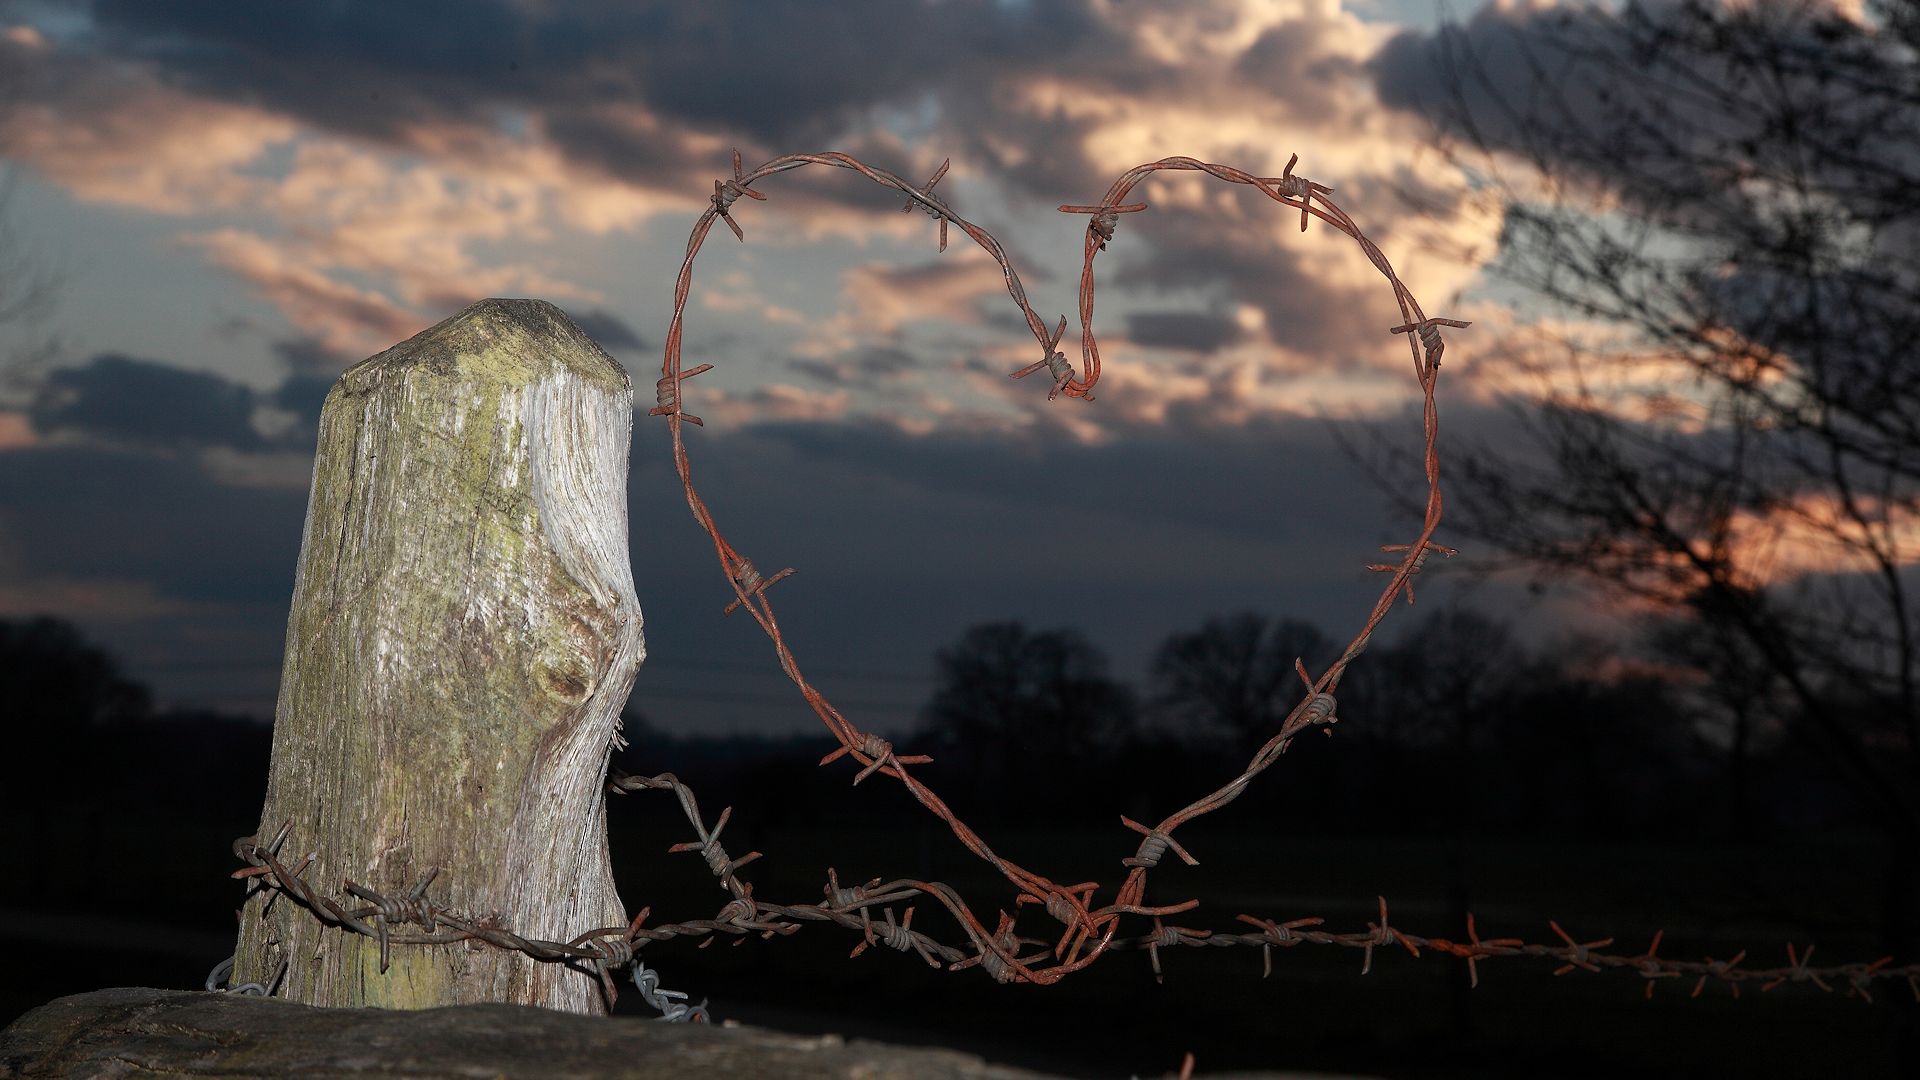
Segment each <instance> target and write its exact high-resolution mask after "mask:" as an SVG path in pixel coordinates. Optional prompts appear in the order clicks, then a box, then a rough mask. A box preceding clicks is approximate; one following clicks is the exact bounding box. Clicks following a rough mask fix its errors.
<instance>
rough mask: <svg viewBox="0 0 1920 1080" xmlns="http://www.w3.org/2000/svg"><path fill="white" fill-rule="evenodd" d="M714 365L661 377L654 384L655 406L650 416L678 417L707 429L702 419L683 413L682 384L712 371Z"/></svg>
mask: <svg viewBox="0 0 1920 1080" xmlns="http://www.w3.org/2000/svg"><path fill="white" fill-rule="evenodd" d="M712 370H713V365H712V364H701V365H700V366H699V367H697V368H694V369H692V370H690V371H681V372H677V373H676V372H668V373H667V374H665V375H662V376H660V379H659V381H657V382H655V383H654V384H653V400H654V406H653V408H651V409H648V410H647V415H648V416H677V417H679V418H680V419H682V420H685V421H686V422H687V423H689V424H692V425H693V426H694V427H705V426H706V425H705V424H703V423H701V421H700V418H699V417H697V416H694V415H693V414H691V413H686V412H682V411H681V404H680V384H681V383H683V382H685V381H687V380H688V379H691V378H693V377H694V376H695V375H698V374H700V373H701V372H703V371H712Z"/></svg>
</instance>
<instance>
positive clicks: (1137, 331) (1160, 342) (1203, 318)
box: [1127, 311, 1246, 353]
mask: <svg viewBox="0 0 1920 1080" xmlns="http://www.w3.org/2000/svg"><path fill="white" fill-rule="evenodd" d="M1127 336H1128V337H1129V338H1132V339H1133V342H1134V344H1136V345H1145V346H1149V347H1153V346H1165V347H1168V348H1175V349H1192V350H1194V351H1195V352H1203V353H1210V352H1214V351H1216V350H1218V349H1219V348H1221V347H1222V346H1225V345H1231V344H1233V343H1234V342H1236V341H1239V340H1240V339H1241V338H1242V337H1244V336H1246V327H1245V326H1243V325H1242V324H1241V323H1240V321H1239V320H1237V319H1235V318H1233V317H1232V316H1228V315H1219V314H1214V313H1210V312H1201V311H1147V312H1140V313H1138V314H1134V313H1129V314H1128V315H1127Z"/></svg>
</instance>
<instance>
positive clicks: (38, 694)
mask: <svg viewBox="0 0 1920 1080" xmlns="http://www.w3.org/2000/svg"><path fill="white" fill-rule="evenodd" d="M151 708H152V701H151V698H150V696H149V695H148V693H147V689H146V687H144V686H141V685H139V684H138V683H135V682H133V681H131V680H129V679H127V678H126V677H125V676H123V675H122V674H121V673H120V666H119V664H118V663H116V662H115V661H114V659H113V658H112V657H111V656H109V655H108V654H107V653H106V652H105V651H104V650H102V649H100V648H99V647H98V646H95V645H93V644H91V643H89V642H88V641H87V640H86V638H84V637H82V636H81V634H80V631H79V630H77V629H75V628H74V627H73V626H72V625H71V624H70V623H66V622H63V621H61V620H59V619H55V618H51V617H49V616H44V615H43V616H38V617H35V618H31V619H26V620H9V619H0V716H5V717H6V718H7V738H8V740H9V742H10V744H11V752H10V753H9V754H8V756H9V757H10V758H12V759H13V760H14V761H15V762H17V763H19V764H21V765H23V766H26V767H24V768H21V769H19V770H17V771H16V772H15V776H14V778H13V782H12V783H9V784H7V785H5V787H6V789H7V795H6V796H0V798H3V797H7V796H12V797H14V798H18V797H21V796H23V795H26V794H28V793H29V792H30V791H33V790H37V788H38V783H39V781H38V778H40V777H52V779H54V780H58V781H59V782H62V783H71V777H70V775H68V774H67V773H66V772H65V771H64V770H58V769H55V770H49V769H48V768H47V767H46V766H47V765H48V764H49V763H50V762H55V761H70V760H72V759H73V758H74V757H75V751H76V750H77V749H78V748H80V747H82V746H83V745H84V744H85V742H86V741H87V740H89V739H97V738H99V737H100V736H101V734H102V732H103V729H105V728H106V727H107V725H109V724H113V723H118V722H123V721H129V720H138V719H142V718H144V717H146V716H147V715H148V714H149V712H150V711H151Z"/></svg>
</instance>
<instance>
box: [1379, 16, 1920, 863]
mask: <svg viewBox="0 0 1920 1080" xmlns="http://www.w3.org/2000/svg"><path fill="white" fill-rule="evenodd" d="M1906 10H1907V8H1906V7H1905V6H1903V7H1902V8H1901V9H1900V12H1899V13H1905V12H1906ZM1913 25H1914V24H1913V23H1912V22H1911V21H1907V22H1900V21H1898V20H1895V19H1892V18H1891V17H1890V16H1889V17H1888V18H1887V19H1885V20H1884V21H1882V22H1878V23H1874V22H1867V23H1862V22H1856V21H1853V20H1851V19H1849V18H1846V17H1844V16H1842V15H1840V14H1837V13H1835V12H1834V11H1833V10H1832V9H1830V8H1828V7H1826V6H1825V5H1823V4H1820V3H1816V2H1809V0H1772V2H1765V3H1759V4H1752V5H1742V6H1740V7H1738V8H1737V9H1723V8H1720V7H1717V6H1713V5H1709V4H1706V3H1702V2H1699V0H1688V2H1685V3H1682V4H1679V5H1676V6H1663V7H1659V8H1648V7H1642V6H1639V5H1630V6H1629V7H1628V8H1626V9H1625V10H1624V11H1622V12H1620V13H1619V14H1617V15H1614V14H1608V13H1605V12H1601V11H1597V10H1581V9H1555V10H1554V11H1550V12H1549V11H1542V12H1538V13H1534V14H1529V15H1527V16H1525V17H1524V18H1520V19H1518V20H1515V21H1502V19H1501V18H1496V17H1493V16H1490V15H1488V14H1486V13H1483V15H1482V17H1481V18H1478V19H1476V20H1475V22H1474V24H1473V25H1471V26H1468V27H1464V28H1453V29H1450V30H1447V31H1443V32H1442V34H1441V35H1440V36H1439V37H1438V38H1436V39H1435V41H1434V43H1433V44H1432V45H1431V46H1429V51H1430V52H1431V53H1432V54H1433V55H1434V56H1436V57H1437V58H1438V59H1439V60H1440V61H1441V62H1442V63H1443V64H1444V65H1446V67H1447V75H1448V82H1449V85H1450V86H1451V88H1452V91H1453V96H1452V102H1451V106H1450V107H1443V108H1441V109H1440V110H1439V111H1438V112H1436V114H1435V120H1436V121H1437V123H1438V126H1439V129H1440V131H1441V132H1442V133H1443V139H1450V140H1452V141H1449V142H1447V143H1446V145H1447V146H1448V148H1449V149H1450V150H1451V151H1453V152H1454V153H1455V154H1456V160H1459V161H1461V162H1462V163H1463V164H1465V165H1468V166H1469V167H1472V168H1474V169H1476V171H1477V173H1478V174H1479V175H1480V176H1482V177H1485V178H1492V179H1495V180H1501V179H1505V178H1509V177H1510V176H1511V172H1512V168H1513V164H1512V163H1513V162H1514V160H1515V158H1516V156H1518V157H1522V158H1524V160H1525V161H1526V162H1528V163H1530V165H1531V166H1532V167H1533V169H1534V172H1533V173H1532V174H1530V176H1529V178H1528V179H1527V181H1526V182H1525V184H1524V186H1523V185H1522V183H1520V182H1517V181H1516V182H1512V183H1508V184H1506V185H1505V186H1503V187H1501V188H1500V189H1499V190H1501V191H1502V192H1503V194H1504V197H1505V200H1506V206H1505V215H1506V216H1505V223H1506V224H1505V230H1504V233H1503V236H1502V248H1501V258H1500V260H1499V261H1498V263H1497V270H1498V272H1499V273H1501V274H1502V275H1503V276H1505V277H1506V278H1507V279H1508V280H1510V281H1513V282H1517V283H1519V284H1522V285H1525V286H1527V287H1529V288H1531V289H1532V290H1533V291H1534V292H1535V293H1536V294H1538V295H1539V296H1540V297H1542V298H1545V299H1546V300H1548V301H1551V302H1552V303H1553V304H1555V305H1557V306H1558V307H1559V308H1560V309H1561V310H1562V311H1565V312H1569V313H1572V314H1573V315H1576V316H1579V317H1582V318H1584V319H1586V320H1589V321H1590V322H1591V323H1592V324H1594V325H1598V326H1604V327H1610V328H1613V329H1615V330H1620V331H1624V332H1625V336H1624V337H1622V338H1620V339H1619V340H1618V343H1617V344H1616V346H1615V347H1613V348H1610V349H1605V350H1596V349H1594V348H1590V347H1589V348H1583V349H1569V350H1567V351H1566V354H1565V355H1564V357H1561V358H1559V359H1557V360H1550V361H1540V362H1539V363H1538V365H1537V367H1536V368H1535V369H1534V373H1535V374H1536V375H1537V376H1538V377H1539V382H1538V383H1537V384H1536V385H1535V387H1534V388H1533V390H1534V396H1533V397H1531V399H1529V400H1526V401H1524V402H1523V403H1522V405H1521V409H1520V411H1519V412H1518V415H1519V417H1520V419H1521V425H1522V427H1523V429H1524V432H1525V435H1526V436H1527V439H1526V440H1524V441H1523V442H1522V444H1521V445H1519V446H1516V447H1487V446H1483V447H1480V448H1478V450H1477V452H1475V453H1473V454H1456V455H1455V457H1454V459H1453V460H1454V461H1456V462H1460V463H1461V465H1460V467H1459V468H1458V470H1457V471H1456V474H1455V475H1456V476H1458V477H1460V478H1461V479H1462V481H1463V482H1461V483H1459V484H1458V490H1459V494H1460V497H1459V498H1458V499H1456V501H1455V503H1454V508H1455V509H1456V511H1457V514H1458V516H1456V517H1455V518H1454V520H1455V521H1456V522H1462V523H1465V524H1466V525H1467V526H1468V527H1470V528H1472V529H1473V530H1474V531H1475V532H1477V533H1478V534H1480V535H1481V536H1482V537H1484V538H1485V539H1487V540H1490V541H1492V542H1494V543H1496V544H1498V545H1500V546H1502V547H1504V548H1505V549H1507V550H1508V551H1510V552H1512V553H1514V554H1517V555H1519V556H1521V557H1523V558H1525V559H1526V560H1529V561H1531V562H1532V563H1533V564H1534V565H1536V566H1538V567H1541V568H1546V569H1549V570H1554V571H1564V572H1568V573H1572V574H1577V575H1579V576H1582V577H1584V578H1586V579H1588V580H1592V581H1599V582H1603V583H1605V584H1607V585H1609V586H1611V587H1614V588H1617V589H1621V590H1624V591H1627V592H1630V593H1633V594H1635V595H1637V596H1638V597H1640V598H1642V599H1645V600H1649V601H1652V602H1653V603H1654V604H1655V605H1658V606H1661V607H1664V608H1666V609H1668V610H1674V611H1685V612H1687V613H1689V614H1690V615H1691V616H1692V617H1693V618H1694V619H1696V620H1698V621H1699V622H1701V623H1703V624H1706V625H1708V626H1711V627H1714V628H1716V629H1717V630H1720V631H1724V632H1726V633H1730V634H1733V635H1736V636H1737V637H1738V638H1739V640H1740V641H1741V642H1742V645H1741V647H1742V648H1744V649H1748V650H1750V651H1751V652H1752V653H1753V654H1754V655H1755V656H1757V657H1758V658H1760V659H1761V660H1762V661H1763V662H1764V663H1765V664H1766V666H1767V668H1768V669H1769V670H1770V672H1772V673H1773V674H1774V675H1775V676H1777V677H1778V678H1779V679H1780V680H1781V682H1782V683H1783V685H1784V686H1785V687H1786V688H1787V690H1788V700H1789V701H1790V702H1791V706H1792V708H1793V710H1794V713H1795V716H1794V718H1793V720H1794V724H1795V730H1796V731H1797V732H1798V733H1799V734H1800V735H1802V736H1804V737H1805V738H1806V739H1807V740H1808V741H1809V742H1810V743H1811V744H1812V745H1813V746H1814V747H1815V748H1816V749H1817V751H1818V752H1819V753H1820V754H1821V755H1822V756H1823V758H1824V759H1825V760H1827V761H1829V762H1830V763H1831V764H1832V765H1833V766H1834V767H1836V768H1838V769H1841V770H1843V771H1844V772H1845V773H1846V774H1847V775H1848V776H1849V778H1850V780H1851V782H1852V784H1853V787H1854V790H1855V792H1856V794H1857V795H1858V797H1859V798H1860V800H1861V801H1862V802H1863V804H1864V805H1866V806H1868V807H1870V808H1871V809H1872V810H1873V812H1874V815H1875V817H1876V819H1877V820H1878V821H1880V822H1881V823H1882V824H1883V825H1884V826H1885V827H1886V828H1887V829H1889V830H1891V831H1892V832H1894V833H1897V834H1898V835H1900V836H1902V837H1904V838H1907V839H1908V840H1911V841H1913V847H1912V848H1911V850H1916V851H1920V800H1916V798H1915V795H1916V792H1920V759H1916V757H1915V755H1914V753H1913V747H1914V746H1915V744H1916V742H1917V741H1920V621H1917V616H1916V612H1915V600H1916V596H1915V585H1916V580H1915V569H1914V568H1915V565H1916V563H1917V562H1920V364H1916V363H1914V362H1913V361H1912V359H1911V357H1910V356H1909V354H1908V353H1907V345H1906V343H1907V342H1910V341H1912V340H1914V339H1915V337H1916V333H1917V332H1920V67H1917V66H1916V61H1915V50H1914V44H1915V42H1914V39H1913V37H1912V34H1911V28H1912V26H1913ZM1390 52H1391V50H1390ZM1462 138H1464V141H1460V140H1461V139H1462ZM1503 170H1504V171H1503ZM1597 199H1604V200H1610V202H1609V203H1607V204H1604V205H1603V204H1602V203H1601V202H1597V201H1596V200H1597ZM1869 704H1870V706H1871V707H1867V708H1862V707H1860V706H1862V705H1869Z"/></svg>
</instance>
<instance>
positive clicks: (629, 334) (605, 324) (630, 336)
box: [567, 308, 653, 352]
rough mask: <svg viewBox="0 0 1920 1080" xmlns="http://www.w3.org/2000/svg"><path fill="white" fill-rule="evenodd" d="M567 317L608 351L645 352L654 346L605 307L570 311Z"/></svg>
mask: <svg viewBox="0 0 1920 1080" xmlns="http://www.w3.org/2000/svg"><path fill="white" fill-rule="evenodd" d="M567 317H568V318H570V319H572V320H573V321H574V323H575V324H576V325H577V326H579V327H580V329H582V330H585V331H586V332H587V336H588V337H590V338H592V339H593V340H594V341H596V342H598V343H599V345H600V347H601V348H603V349H606V350H607V351H608V352H625V351H632V352H645V351H646V350H648V349H651V348H653V346H652V345H651V344H649V343H648V342H647V341H646V340H645V339H644V338H642V337H641V336H640V332H639V331H637V330H635V329H634V328H633V327H632V326H629V325H628V324H627V321H626V320H625V319H622V318H621V317H620V316H618V315H615V314H614V313H613V312H611V311H608V310H606V309H605V308H594V309H592V310H590V311H569V312H567Z"/></svg>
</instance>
